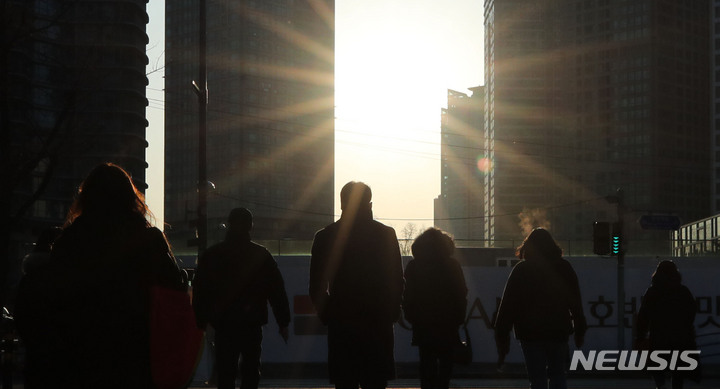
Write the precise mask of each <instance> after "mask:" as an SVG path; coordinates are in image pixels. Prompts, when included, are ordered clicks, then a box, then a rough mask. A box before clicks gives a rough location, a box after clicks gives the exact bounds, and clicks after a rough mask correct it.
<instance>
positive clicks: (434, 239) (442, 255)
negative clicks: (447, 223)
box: [411, 227, 455, 260]
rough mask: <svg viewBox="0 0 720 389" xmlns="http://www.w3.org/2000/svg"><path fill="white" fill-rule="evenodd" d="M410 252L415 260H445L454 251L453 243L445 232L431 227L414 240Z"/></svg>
mask: <svg viewBox="0 0 720 389" xmlns="http://www.w3.org/2000/svg"><path fill="white" fill-rule="evenodd" d="M411 250H412V254H413V257H415V258H417V259H430V260H432V259H438V260H440V259H447V258H450V257H451V256H452V254H453V252H454V251H455V242H454V241H453V238H452V237H451V236H450V235H449V234H447V233H446V232H444V231H442V230H441V229H439V228H435V227H431V228H428V229H427V230H425V231H424V232H423V233H422V234H420V235H419V236H418V237H417V238H415V241H414V242H413V244H412V246H411Z"/></svg>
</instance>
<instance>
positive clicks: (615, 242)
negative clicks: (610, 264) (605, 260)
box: [612, 235, 620, 255]
mask: <svg viewBox="0 0 720 389" xmlns="http://www.w3.org/2000/svg"><path fill="white" fill-rule="evenodd" d="M619 254H620V236H618V235H613V237H612V255H619Z"/></svg>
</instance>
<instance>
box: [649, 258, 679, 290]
mask: <svg viewBox="0 0 720 389" xmlns="http://www.w3.org/2000/svg"><path fill="white" fill-rule="evenodd" d="M681 281H682V276H681V275H680V271H679V270H678V268H677V265H675V262H673V261H668V260H665V261H661V262H660V263H658V265H657V268H656V269H655V272H654V273H653V275H652V284H653V285H659V286H665V285H679V284H680V282H681Z"/></svg>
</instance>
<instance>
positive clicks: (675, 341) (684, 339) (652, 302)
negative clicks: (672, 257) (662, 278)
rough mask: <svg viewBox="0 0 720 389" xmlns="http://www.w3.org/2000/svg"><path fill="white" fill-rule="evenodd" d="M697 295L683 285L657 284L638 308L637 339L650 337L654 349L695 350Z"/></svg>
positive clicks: (647, 292)
mask: <svg viewBox="0 0 720 389" xmlns="http://www.w3.org/2000/svg"><path fill="white" fill-rule="evenodd" d="M695 312H696V305H695V298H694V297H693V295H692V293H690V290H689V289H688V288H687V287H685V286H684V285H680V284H676V285H672V284H670V285H663V284H659V285H658V284H655V285H653V286H651V287H650V288H648V290H647V291H646V292H645V295H644V296H643V298H642V304H641V305H640V310H639V311H638V317H637V331H636V336H637V339H638V340H643V339H646V338H647V337H648V336H649V339H650V348H651V349H652V350H694V349H695Z"/></svg>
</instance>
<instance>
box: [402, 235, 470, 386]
mask: <svg viewBox="0 0 720 389" xmlns="http://www.w3.org/2000/svg"><path fill="white" fill-rule="evenodd" d="M453 251H455V243H454V242H453V239H452V237H451V236H450V235H448V234H447V233H445V232H443V231H442V230H440V229H438V228H429V229H427V230H425V231H424V232H423V233H422V234H420V236H418V237H417V238H416V239H415V242H413V244H412V254H413V259H412V260H411V261H410V262H408V264H407V266H406V267H405V292H404V294H403V311H404V312H405V319H406V320H407V321H408V322H409V323H410V324H412V331H413V336H412V344H413V345H415V346H418V349H419V353H420V388H421V389H442V388H445V389H447V388H448V387H449V386H450V375H451V373H452V368H453V351H454V347H455V346H456V345H457V344H458V343H460V337H459V336H458V330H459V328H460V325H462V324H463V323H464V322H465V310H466V306H467V292H468V289H467V286H466V284H465V276H464V275H463V271H462V267H460V263H459V262H458V261H457V260H456V259H455V258H453V257H452V255H453Z"/></svg>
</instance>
